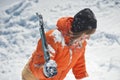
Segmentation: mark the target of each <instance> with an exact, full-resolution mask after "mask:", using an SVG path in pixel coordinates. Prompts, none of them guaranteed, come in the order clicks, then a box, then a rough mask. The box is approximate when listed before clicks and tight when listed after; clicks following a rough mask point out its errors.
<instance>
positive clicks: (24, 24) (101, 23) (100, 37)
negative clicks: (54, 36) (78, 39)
mask: <svg viewBox="0 0 120 80" xmlns="http://www.w3.org/2000/svg"><path fill="white" fill-rule="evenodd" d="M0 7H1V8H0V80H21V71H22V69H23V67H24V65H25V64H26V62H27V61H28V59H29V58H30V56H31V54H32V52H33V51H34V50H35V48H36V46H37V41H38V40H39V38H40V34H39V24H38V19H37V17H36V12H38V13H41V14H42V15H43V18H44V21H45V26H46V27H45V28H46V29H45V30H46V31H47V30H50V29H54V28H56V26H55V25H56V21H57V19H58V18H60V17H62V16H74V15H75V14H76V13H77V12H78V11H79V10H81V9H83V8H86V7H89V8H91V9H92V10H93V11H94V13H95V15H96V18H97V20H98V28H97V31H96V33H95V34H94V35H92V36H91V39H90V40H89V41H88V45H87V47H86V67H87V71H88V73H89V77H88V78H84V79H83V80H120V77H119V76H120V74H119V73H120V54H119V52H120V31H119V30H120V15H119V13H120V0H52V1H49V0H1V1H0ZM65 80H75V78H74V76H73V74H72V72H71V71H70V72H69V73H68V74H67V76H66V78H65Z"/></svg>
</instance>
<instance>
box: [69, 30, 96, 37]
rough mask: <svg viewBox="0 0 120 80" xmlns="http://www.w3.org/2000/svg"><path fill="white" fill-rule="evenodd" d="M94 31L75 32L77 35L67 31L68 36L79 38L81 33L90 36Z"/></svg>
mask: <svg viewBox="0 0 120 80" xmlns="http://www.w3.org/2000/svg"><path fill="white" fill-rule="evenodd" d="M95 31H96V29H89V30H84V31H81V32H77V33H73V32H72V31H69V36H71V37H80V36H81V35H82V34H83V33H85V34H87V35H91V34H93V33H95Z"/></svg>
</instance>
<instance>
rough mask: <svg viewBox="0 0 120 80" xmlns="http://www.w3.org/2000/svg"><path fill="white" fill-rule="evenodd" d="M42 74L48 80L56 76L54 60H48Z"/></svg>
mask: <svg viewBox="0 0 120 80" xmlns="http://www.w3.org/2000/svg"><path fill="white" fill-rule="evenodd" d="M43 73H44V75H45V76H46V77H48V78H50V77H53V76H55V75H56V74H57V64H56V62H55V61H54V60H49V61H48V62H46V63H45V64H44V67H43Z"/></svg>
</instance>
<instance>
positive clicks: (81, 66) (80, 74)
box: [72, 47, 88, 79]
mask: <svg viewBox="0 0 120 80" xmlns="http://www.w3.org/2000/svg"><path fill="white" fill-rule="evenodd" d="M72 71H73V74H74V76H75V78H76V79H82V78H84V77H87V76H88V74H87V72H86V65H85V47H83V52H82V55H81V56H80V57H79V59H78V61H77V62H76V64H75V65H74V67H73V68H72Z"/></svg>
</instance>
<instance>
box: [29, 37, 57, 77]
mask: <svg viewBox="0 0 120 80" xmlns="http://www.w3.org/2000/svg"><path fill="white" fill-rule="evenodd" d="M48 38H49V39H48ZM46 40H49V41H47V42H48V44H50V46H51V47H52V48H53V49H54V50H55V52H56V49H57V47H58V46H59V45H57V44H56V43H55V42H54V41H53V38H51V37H49V36H47V37H46ZM51 55H52V56H55V55H54V53H53V54H50V57H51V59H54V58H53V57H52V56H51ZM44 63H45V60H44V53H43V50H42V42H41V39H40V40H39V41H38V45H37V48H36V50H35V52H34V53H33V55H32V59H31V61H30V69H31V71H32V73H33V74H34V76H35V77H36V78H38V79H47V78H46V77H45V76H44V73H43V65H44Z"/></svg>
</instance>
